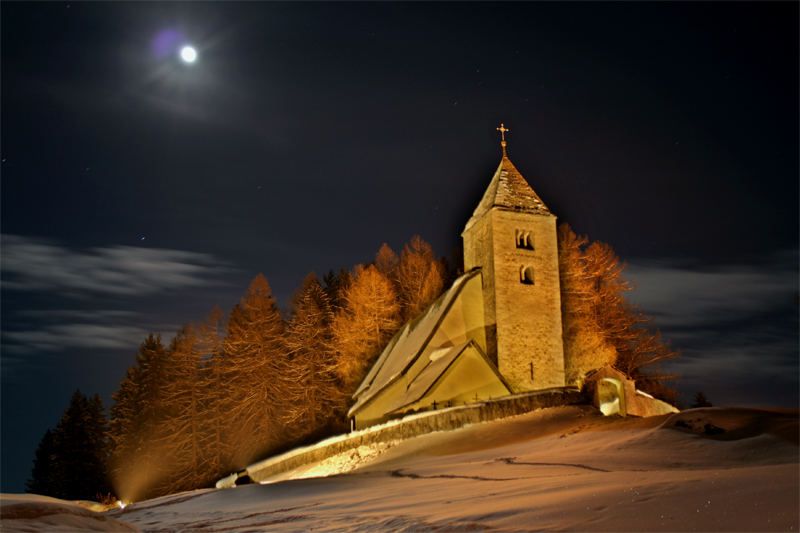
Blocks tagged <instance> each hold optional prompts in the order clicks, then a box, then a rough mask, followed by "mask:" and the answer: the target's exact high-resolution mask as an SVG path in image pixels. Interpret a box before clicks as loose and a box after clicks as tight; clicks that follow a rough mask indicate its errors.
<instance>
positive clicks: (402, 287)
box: [379, 235, 445, 321]
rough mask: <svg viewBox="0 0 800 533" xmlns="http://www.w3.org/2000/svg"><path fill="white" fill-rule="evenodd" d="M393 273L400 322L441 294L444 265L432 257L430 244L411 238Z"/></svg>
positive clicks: (419, 310) (413, 316)
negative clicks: (395, 279)
mask: <svg viewBox="0 0 800 533" xmlns="http://www.w3.org/2000/svg"><path fill="white" fill-rule="evenodd" d="M387 248H388V247H387ZM381 250H383V248H381ZM379 257H380V252H379ZM396 271H397V286H398V292H399V296H400V301H401V303H402V306H403V310H402V314H403V320H404V321H407V320H411V319H413V318H415V317H416V316H417V315H418V314H419V313H420V312H421V311H422V310H423V309H425V308H426V307H428V305H430V303H431V302H433V301H434V300H435V299H436V298H437V297H438V296H439V295H440V294H441V293H442V288H443V287H444V275H445V269H444V265H442V263H441V261H439V260H437V259H436V257H435V256H434V255H433V250H432V249H431V246H430V244H428V243H427V242H425V241H424V240H422V238H421V237H420V236H419V235H414V236H413V237H412V238H411V241H410V242H409V243H408V244H406V245H405V247H404V248H403V251H402V252H401V253H400V261H399V263H398V265H397V267H396Z"/></svg>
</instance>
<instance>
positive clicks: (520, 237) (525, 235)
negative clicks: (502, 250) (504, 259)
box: [517, 229, 533, 250]
mask: <svg viewBox="0 0 800 533" xmlns="http://www.w3.org/2000/svg"><path fill="white" fill-rule="evenodd" d="M517 248H523V249H525V250H533V236H532V235H531V232H530V231H526V230H522V229H518V230H517Z"/></svg>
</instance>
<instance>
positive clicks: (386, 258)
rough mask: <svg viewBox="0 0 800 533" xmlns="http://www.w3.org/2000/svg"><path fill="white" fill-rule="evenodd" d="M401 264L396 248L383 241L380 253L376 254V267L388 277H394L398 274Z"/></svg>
mask: <svg viewBox="0 0 800 533" xmlns="http://www.w3.org/2000/svg"><path fill="white" fill-rule="evenodd" d="M399 265H400V259H399V258H398V257H397V254H396V253H394V250H392V249H391V248H390V247H389V245H388V244H386V243H383V244H382V245H381V247H380V249H379V250H378V253H377V254H375V268H377V269H378V272H380V273H381V274H383V275H384V276H386V277H387V278H389V279H393V278H395V277H396V276H397V267H398V266H399Z"/></svg>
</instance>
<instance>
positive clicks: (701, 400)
mask: <svg viewBox="0 0 800 533" xmlns="http://www.w3.org/2000/svg"><path fill="white" fill-rule="evenodd" d="M692 407H712V405H711V402H709V401H708V398H706V395H705V394H703V393H702V392H698V393H697V394H695V395H694V401H693V402H692Z"/></svg>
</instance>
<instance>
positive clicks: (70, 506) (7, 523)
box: [0, 494, 141, 533]
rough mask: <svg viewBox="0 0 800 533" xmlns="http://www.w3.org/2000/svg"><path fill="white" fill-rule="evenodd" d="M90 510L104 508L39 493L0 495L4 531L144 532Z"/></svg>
mask: <svg viewBox="0 0 800 533" xmlns="http://www.w3.org/2000/svg"><path fill="white" fill-rule="evenodd" d="M87 507H95V508H102V506H101V505H100V504H97V503H94V502H81V504H79V503H76V502H68V501H64V500H59V499H57V498H50V497H48V496H39V495H37V494H0V530H2V531H3V532H4V533H8V532H12V531H28V532H33V533H37V532H42V533H51V532H55V531H58V532H68V531H113V532H123V531H141V530H140V529H138V528H137V527H136V526H133V525H131V524H127V523H125V522H123V521H120V520H117V519H116V518H113V517H111V516H108V515H106V514H101V513H99V512H96V511H93V510H90V509H89V508H87Z"/></svg>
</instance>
